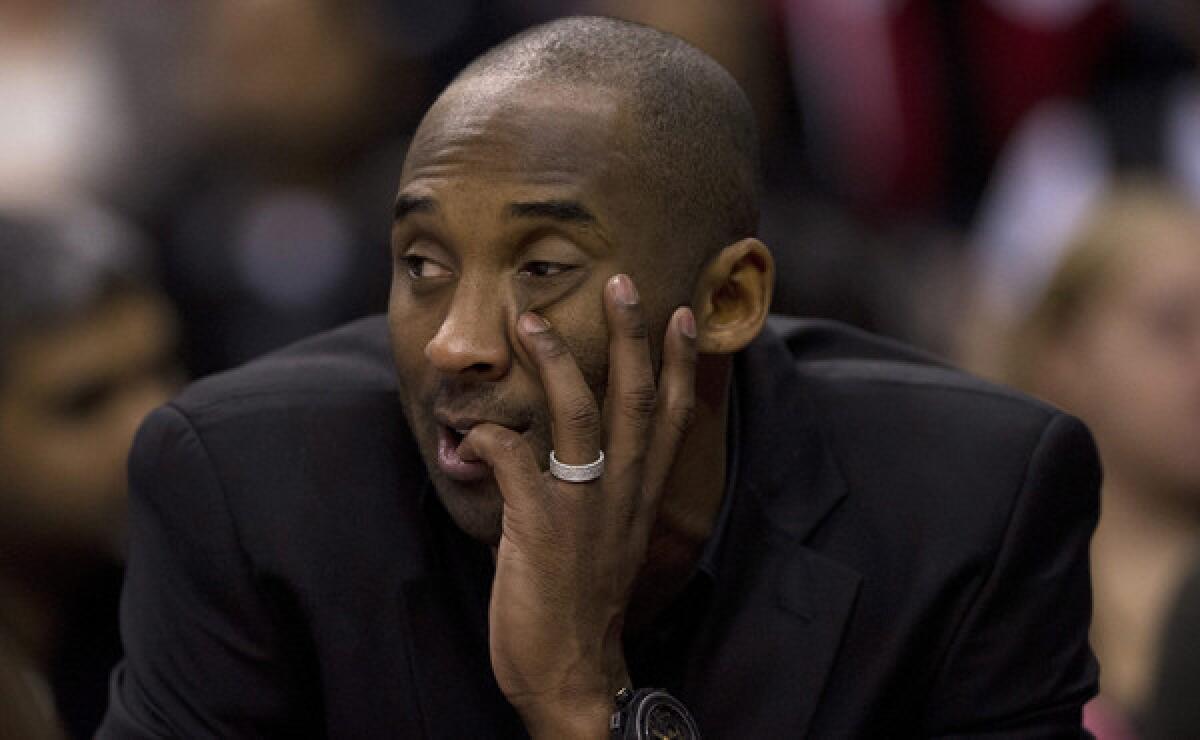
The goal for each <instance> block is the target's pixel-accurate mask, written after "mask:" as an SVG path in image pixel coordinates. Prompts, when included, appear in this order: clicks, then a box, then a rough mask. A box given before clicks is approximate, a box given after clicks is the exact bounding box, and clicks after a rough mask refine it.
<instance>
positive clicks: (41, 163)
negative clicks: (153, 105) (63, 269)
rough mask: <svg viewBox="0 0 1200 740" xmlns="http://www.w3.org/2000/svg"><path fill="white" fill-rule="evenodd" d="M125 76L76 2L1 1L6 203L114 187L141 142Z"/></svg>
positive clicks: (0, 132)
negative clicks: (134, 127)
mask: <svg viewBox="0 0 1200 740" xmlns="http://www.w3.org/2000/svg"><path fill="white" fill-rule="evenodd" d="M123 82H124V80H123V79H122V78H121V75H120V73H119V70H118V67H117V64H116V60H115V59H114V57H113V54H112V50H111V48H109V46H108V45H107V43H106V41H105V39H104V37H103V35H102V34H101V33H100V32H99V30H98V29H97V27H96V26H95V25H94V24H92V23H89V22H88V19H87V18H86V16H85V15H84V13H83V12H82V11H81V8H80V6H79V5H77V4H76V3H75V2H72V1H71V0H7V1H6V2H3V3H0V202H6V203H21V204H24V205H27V206H43V205H46V204H49V203H54V202H57V201H58V200H60V199H61V198H63V197H78V196H80V195H82V194H90V193H100V192H104V193H107V192H108V191H110V190H111V189H112V188H113V187H114V185H115V180H116V179H117V177H118V175H119V173H120V172H121V170H122V168H123V166H125V165H127V164H128V158H129V155H130V152H131V149H132V147H133V146H134V144H135V142H134V141H133V135H132V121H131V120H130V117H129V111H128V108H127V106H126V92H127V91H126V89H125V87H124V84H123Z"/></svg>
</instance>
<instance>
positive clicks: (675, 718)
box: [644, 704, 692, 740]
mask: <svg viewBox="0 0 1200 740" xmlns="http://www.w3.org/2000/svg"><path fill="white" fill-rule="evenodd" d="M690 724H691V723H690V722H689V721H688V718H687V717H686V716H684V715H681V714H680V713H679V712H678V711H677V710H676V709H675V707H672V706H670V705H669V704H659V705H658V706H656V707H654V708H653V709H651V710H650V712H649V713H648V714H647V716H646V730H645V734H644V736H645V737H648V738H653V739H654V740H689V738H691V737H692V735H691V734H690V733H689V732H688V727H689V725H690Z"/></svg>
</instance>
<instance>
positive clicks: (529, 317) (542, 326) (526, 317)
mask: <svg viewBox="0 0 1200 740" xmlns="http://www.w3.org/2000/svg"><path fill="white" fill-rule="evenodd" d="M518 323H519V324H520V325H521V331H523V332H525V333H526V334H541V333H542V332H544V331H546V330H548V329H549V328H550V322H549V321H546V320H545V319H544V318H542V317H541V316H538V315H537V314H536V313H527V314H522V315H521V319H520V321H519V322H518Z"/></svg>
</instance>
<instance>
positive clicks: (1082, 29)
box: [0, 0, 1200, 740]
mask: <svg viewBox="0 0 1200 740" xmlns="http://www.w3.org/2000/svg"><path fill="white" fill-rule="evenodd" d="M573 13H600V14H604V15H614V16H619V17H624V18H629V19H633V20H638V21H641V22H644V23H647V24H649V25H652V26H656V27H659V28H663V29H665V30H669V31H672V32H674V33H676V34H678V35H680V36H682V37H684V38H686V39H688V40H689V41H691V42H693V43H694V44H696V45H697V46H699V47H701V48H702V49H704V50H706V51H708V52H709V53H710V54H712V55H713V56H714V57H716V58H717V59H718V60H719V61H720V62H722V63H723V64H724V65H725V66H726V67H727V68H728V69H729V70H730V72H731V73H732V74H733V75H734V77H736V78H737V79H738V80H739V81H740V82H741V84H742V85H743V87H744V88H745V89H746V91H747V93H748V94H749V96H750V98H751V100H752V102H753V104H754V106H755V108H756V110H757V113H758V117H759V124H760V127H761V138H762V142H763V156H764V165H765V173H764V178H765V181H764V208H763V223H762V236H763V239H764V241H766V242H767V244H768V245H770V246H771V247H772V249H773V251H774V253H775V255H776V259H777V262H778V271H779V282H778V285H777V294H776V302H775V310H776V311H779V312H783V313H794V314H802V315H808V316H820V317H826V318H832V319H837V320H841V321H846V322H849V323H852V324H855V325H857V326H861V327H863V328H866V329H869V330H871V331H875V332H879V333H882V334H886V335H889V336H892V337H896V338H899V339H902V340H905V341H908V342H911V343H914V344H916V345H918V346H921V347H923V348H925V349H927V350H929V351H931V352H933V353H935V354H938V355H941V356H944V357H947V358H949V359H951V360H952V361H954V362H956V363H958V364H962V365H964V366H966V367H968V368H969V369H972V370H973V371H975V372H978V373H980V374H983V375H985V376H987V377H990V378H993V379H997V380H1001V381H1003V382H1008V383H1012V384H1016V385H1018V386H1020V387H1022V388H1024V389H1025V390H1027V391H1029V392H1032V393H1035V394H1037V395H1039V396H1041V397H1043V398H1045V399H1047V400H1050V401H1051V402H1053V403H1055V404H1057V405H1060V406H1062V407H1064V408H1066V409H1067V410H1069V411H1071V412H1072V413H1075V414H1077V415H1079V416H1081V417H1082V418H1084V419H1085V421H1087V422H1088V423H1089V425H1090V426H1091V427H1092V429H1093V431H1094V433H1095V434H1096V437H1097V441H1098V443H1099V446H1100V449H1101V455H1102V458H1103V460H1104V464H1105V469H1106V482H1105V488H1104V499H1105V501H1104V515H1103V518H1102V523H1101V526H1100V530H1099V532H1098V534H1097V538H1096V541H1095V544H1094V548H1093V566H1094V580H1095V589H1096V619H1095V625H1094V632H1093V638H1094V644H1095V647H1096V650H1097V652H1098V654H1099V655H1100V658H1101V662H1102V665H1103V677H1102V694H1101V697H1100V699H1099V700H1097V701H1096V702H1093V704H1092V705H1091V706H1089V710H1088V722H1089V724H1090V726H1091V727H1092V729H1093V731H1094V732H1095V733H1096V734H1097V735H1098V736H1099V737H1101V738H1102V740H1103V739H1104V738H1133V737H1200V727H1198V726H1197V725H1196V724H1191V725H1188V724H1187V723H1188V722H1196V721H1197V720H1196V716H1195V715H1196V712H1197V706H1200V701H1196V699H1198V698H1200V666H1197V665H1196V663H1195V661H1194V660H1193V662H1192V663H1190V664H1189V663H1188V662H1187V660H1185V659H1184V656H1187V655H1189V654H1190V655H1196V653H1197V652H1198V650H1197V649H1196V641H1197V640H1200V624H1194V620H1195V619H1196V616H1195V614H1196V609H1195V606H1194V604H1195V603H1196V600H1197V599H1198V598H1200V597H1198V596H1196V595H1192V596H1191V597H1188V596H1187V595H1186V594H1185V595H1183V596H1180V592H1181V584H1184V583H1188V584H1190V585H1189V586H1188V587H1187V588H1190V589H1191V591H1192V592H1193V594H1194V593H1195V592H1197V591H1200V560H1196V558H1197V557H1198V551H1197V537H1198V536H1200V216H1198V215H1197V210H1196V209H1197V207H1198V205H1200V72H1198V65H1197V62H1198V59H1200V57H1198V55H1200V3H1196V2H1194V0H853V1H850V0H638V1H636V2H635V1H634V0H574V1H572V0H561V1H559V2H549V1H548V0H524V1H523V2H522V1H519V0H439V2H437V3H424V2H416V1H415V0H337V1H336V2H335V0H204V1H203V2H201V1H199V0H173V1H172V2H160V1H158V0H90V2H82V1H74V0H0V270H2V271H4V273H5V274H0V293H3V294H4V295H3V296H0V310H3V314H2V315H0V520H2V521H3V522H4V524H3V525H0V558H2V559H0V738H7V737H21V738H38V737H87V736H89V735H90V732H91V730H92V729H93V728H94V726H95V724H96V722H97V721H98V718H99V714H100V712H102V710H103V705H104V691H105V688H104V685H103V684H104V675H105V673H106V671H107V668H108V666H110V665H111V663H112V661H114V660H115V659H116V656H117V655H119V644H118V643H117V641H116V638H115V626H114V625H115V619H116V615H115V606H114V605H115V599H116V590H117V584H119V573H120V570H119V561H120V555H119V553H120V545H119V541H120V518H121V515H120V500H121V498H122V497H123V495H124V492H123V488H122V486H123V483H121V482H120V475H119V474H118V475H116V476H115V477H116V478H117V482H116V483H113V482H111V481H107V479H106V480H105V481H102V480H101V479H102V478H106V476H105V475H104V474H100V473H99V472H97V474H96V475H86V474H77V473H72V472H71V471H72V470H76V469H78V470H85V471H89V470H90V471H101V470H110V469H114V466H115V469H117V470H118V471H119V470H120V469H121V466H122V465H123V460H124V455H125V452H126V451H127V448H128V444H129V441H130V440H131V438H132V433H133V428H134V427H135V426H136V421H137V419H139V418H140V417H141V415H143V414H144V413H145V412H146V410H148V408H150V407H151V406H153V405H154V404H155V403H158V402H160V401H161V400H162V399H163V398H165V397H167V395H168V394H169V393H170V392H171V391H172V390H173V389H174V388H176V387H178V385H179V383H180V382H182V380H183V379H184V378H186V377H189V376H190V377H195V376H199V375H203V374H207V373H211V372H215V371H219V370H222V369H226V368H228V367H231V366H233V365H235V364H238V363H241V362H244V361H246V360H247V359H250V358H252V357H254V356H256V355H258V354H261V353H263V352H265V351H268V350H270V349H273V348H275V347H278V346H280V345H282V344H285V343H287V342H290V341H292V340H294V339H297V338H299V337H302V336H305V335H307V334H311V333H313V332H315V331H319V330H321V329H325V328H329V327H332V326H335V325H337V324H339V323H342V322H343V321H345V320H348V319H351V318H355V317H357V316H360V315H364V314H367V313H372V312H377V311H381V310H383V309H384V308H385V303H386V295H387V288H388V280H389V277H390V260H389V257H388V251H387V238H388V228H389V223H388V221H389V218H388V214H389V210H390V209H389V204H390V200H391V198H392V196H393V194H394V189H395V185H396V178H397V176H398V173H399V168H400V163H401V162H402V160H403V157H404V153H405V147H406V144H407V137H408V136H409V134H410V133H411V132H412V130H413V128H414V127H415V125H416V123H417V122H418V121H419V119H420V117H421V115H422V113H423V112H424V110H425V109H426V107H427V106H428V105H429V103H430V102H432V100H433V98H434V97H435V96H436V95H437V93H438V92H439V91H440V89H441V88H442V87H443V86H444V85H445V84H446V83H447V82H448V81H449V80H450V79H451V77H452V76H453V75H454V74H455V73H456V72H457V71H458V70H459V69H460V68H461V67H462V66H463V65H464V64H465V63H466V62H467V61H469V60H470V59H472V58H473V57H474V56H476V55H477V54H478V53H479V52H481V51H482V50H484V49H486V48H487V47H489V46H491V45H492V44H494V43H496V42H498V41H500V40H502V39H504V38H506V37H508V36H510V35H511V34H513V33H514V32H516V31H518V30H520V29H522V28H524V27H527V26H529V25H532V24H534V23H537V22H540V21H544V20H548V19H550V18H553V17H555V16H559V15H566V14H573ZM79 347H92V348H94V355H95V357H94V358H92V359H89V357H90V356H89V355H87V353H84V352H78V351H77V348H79ZM56 363H57V364H56ZM31 461H32V462H31ZM34 463H37V464H34ZM113 477H114V476H112V475H108V478H113ZM80 512H83V513H80ZM1190 563H1194V564H1190ZM1189 569H1190V570H1191V571H1193V572H1195V573H1196V575H1193V576H1190V578H1189V576H1188V575H1187V574H1188V572H1189ZM1189 598H1190V599H1191V601H1190V602H1189V601H1188V599H1189ZM1188 603H1191V604H1192V606H1191V607H1187V608H1190V609H1191V611H1190V612H1189V611H1187V608H1185V607H1186V604H1188ZM1188 614H1191V615H1192V616H1187V615H1188ZM1189 620H1191V621H1189ZM1167 624H1170V625H1172V627H1171V628H1170V629H1164V625H1167ZM1164 635H1167V636H1164ZM1189 651H1190V652H1189ZM1163 655H1167V656H1170V657H1171V658H1172V659H1171V660H1162V659H1161V657H1160V656H1163ZM1037 659H1038V656H1036V655H1031V656H1030V660H1031V661H1036V660H1037Z"/></svg>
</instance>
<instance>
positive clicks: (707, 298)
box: [692, 239, 775, 354]
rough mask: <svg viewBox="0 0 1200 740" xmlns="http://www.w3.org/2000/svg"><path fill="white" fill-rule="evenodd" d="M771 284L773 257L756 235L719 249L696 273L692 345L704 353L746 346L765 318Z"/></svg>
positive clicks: (769, 305) (761, 326) (772, 286)
mask: <svg viewBox="0 0 1200 740" xmlns="http://www.w3.org/2000/svg"><path fill="white" fill-rule="evenodd" d="M774 285H775V260H774V259H773V258H772V257H771V252H770V251H769V250H768V249H767V247H766V245H764V244H763V243H762V242H760V241H759V240H757V239H742V240H741V241H739V242H735V243H733V244H730V245H729V246H727V247H725V248H724V249H722V250H721V251H720V252H718V253H717V254H716V256H714V257H713V258H712V259H710V260H709V262H708V264H707V265H705V267H704V269H703V270H702V271H701V273H700V279H699V281H698V282H697V285H696V294H695V296H694V297H693V299H692V307H693V310H694V311H695V315H696V347H697V349H698V350H699V351H700V352H701V353H704V354H732V353H734V352H737V351H738V350H740V349H742V348H743V347H745V346H746V345H747V344H749V343H750V342H751V340H753V339H754V338H755V337H756V336H758V334H759V332H761V331H762V328H763V324H765V323H766V321H767V313H768V312H769V311H770V307H771V292H772V290H773V288H774Z"/></svg>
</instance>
